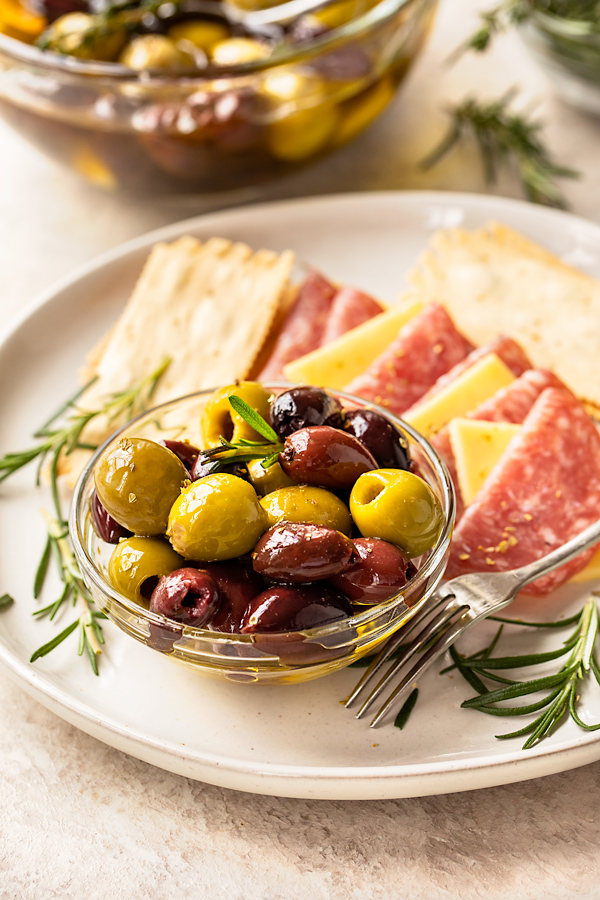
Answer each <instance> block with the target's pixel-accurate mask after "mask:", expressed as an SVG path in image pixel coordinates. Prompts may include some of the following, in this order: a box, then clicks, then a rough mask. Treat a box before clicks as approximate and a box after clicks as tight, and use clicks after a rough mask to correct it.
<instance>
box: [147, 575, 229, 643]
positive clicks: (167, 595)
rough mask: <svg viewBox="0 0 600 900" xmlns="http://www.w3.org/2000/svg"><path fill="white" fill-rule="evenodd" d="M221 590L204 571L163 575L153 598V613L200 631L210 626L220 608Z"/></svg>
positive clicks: (151, 600) (151, 610) (151, 609)
mask: <svg viewBox="0 0 600 900" xmlns="http://www.w3.org/2000/svg"><path fill="white" fill-rule="evenodd" d="M219 602H220V594H219V588H218V585H217V583H216V581H215V580H214V578H212V577H211V576H210V575H209V574H208V572H205V571H203V570H202V569H192V568H185V569H176V570H175V571H174V572H171V574H170V575H163V577H162V578H161V579H160V581H159V582H158V584H157V585H156V587H155V588H154V590H153V591H152V596H151V598H150V612H153V613H158V614H159V615H163V616H166V617H167V618H168V619H173V620H174V621H175V622H181V623H182V624H184V625H193V626H194V627H196V628H200V627H202V625H206V623H207V622H208V621H209V620H210V619H211V618H212V617H213V616H214V614H215V612H216V611H217V609H218V607H219Z"/></svg>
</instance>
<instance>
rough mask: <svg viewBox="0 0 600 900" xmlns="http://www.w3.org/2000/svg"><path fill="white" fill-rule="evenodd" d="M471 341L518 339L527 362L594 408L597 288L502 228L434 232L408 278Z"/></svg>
mask: <svg viewBox="0 0 600 900" xmlns="http://www.w3.org/2000/svg"><path fill="white" fill-rule="evenodd" d="M409 281H410V283H411V285H412V286H413V290H412V291H411V293H412V294H414V293H416V295H417V299H419V300H421V301H422V302H437V303H441V304H443V305H444V306H445V307H446V308H447V310H448V312H449V313H450V315H451V316H452V318H453V319H454V321H455V322H456V325H457V327H458V328H459V329H460V330H461V331H462V332H463V333H464V334H465V335H466V336H467V337H468V338H469V340H470V341H472V342H473V343H475V344H485V343H486V342H488V341H490V340H492V339H493V338H494V337H495V336H496V335H498V334H508V335H510V336H511V337H513V338H514V339H515V340H516V341H518V342H519V343H520V344H521V346H522V347H523V349H524V350H525V352H526V353H527V355H528V356H529V357H530V359H531V361H532V363H533V365H534V366H535V367H537V368H545V369H551V370H552V371H554V372H555V373H556V374H557V375H558V376H559V377H560V378H561V379H562V380H563V381H564V382H565V383H566V384H567V385H568V386H569V387H570V388H571V389H572V390H573V391H574V393H575V394H577V396H578V397H580V398H583V399H585V400H587V401H590V402H591V403H593V404H595V405H599V404H600V324H599V323H600V283H599V282H598V281H596V280H595V279H594V278H592V277H591V276H590V275H587V274H585V273H584V272H580V271H579V270H577V269H574V268H572V267H571V266H569V265H567V264H566V263H563V262H562V261H561V260H560V259H558V258H557V257H556V256H554V255H553V254H552V253H550V252H548V251H547V250H545V249H544V248H542V247H540V246H538V245H537V244H535V243H534V242H533V241H530V240H528V239H527V238H525V237H523V236H522V235H520V234H518V233H516V232H514V231H512V230H511V229H510V228H507V227H505V226H503V225H499V224H496V223H491V224H489V225H488V226H486V227H485V228H483V229H481V230H479V231H473V232H468V231H464V230H462V229H453V230H450V231H443V232H438V233H437V234H435V235H434V236H433V238H432V240H431V245H430V248H429V249H428V250H427V251H426V252H425V253H424V254H423V256H422V258H421V260H420V262H419V264H418V266H417V267H416V268H415V269H414V270H413V271H412V272H411V273H410V275H409Z"/></svg>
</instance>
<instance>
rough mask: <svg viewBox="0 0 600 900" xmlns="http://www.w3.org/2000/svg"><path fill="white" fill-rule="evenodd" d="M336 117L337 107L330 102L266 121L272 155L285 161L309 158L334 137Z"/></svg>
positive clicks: (337, 118)
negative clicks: (272, 120)
mask: <svg viewBox="0 0 600 900" xmlns="http://www.w3.org/2000/svg"><path fill="white" fill-rule="evenodd" d="M339 117H340V114H339V111H338V109H337V107H336V106H335V105H334V104H333V103H331V102H329V101H325V102H323V103H317V105H316V106H314V107H311V108H308V109H299V110H298V111H297V112H293V113H291V114H290V115H289V116H285V117H284V118H282V119H277V120H275V121H274V122H271V123H270V124H269V126H268V128H267V145H268V148H269V150H270V152H271V153H272V154H273V156H276V157H277V159H283V160H285V161H286V162H300V160H303V159H308V157H309V156H313V155H314V154H316V153H319V152H320V151H321V150H324V149H325V147H326V146H327V145H328V144H329V143H330V142H331V141H332V140H333V138H334V135H335V132H336V129H337V127H338V124H339Z"/></svg>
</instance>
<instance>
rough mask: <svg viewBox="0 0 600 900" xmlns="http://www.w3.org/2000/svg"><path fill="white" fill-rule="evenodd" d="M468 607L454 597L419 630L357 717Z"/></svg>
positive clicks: (366, 710)
mask: <svg viewBox="0 0 600 900" xmlns="http://www.w3.org/2000/svg"><path fill="white" fill-rule="evenodd" d="M466 609H467V607H465V606H464V605H462V604H460V603H458V602H457V601H456V600H455V598H454V597H452V599H451V600H450V602H449V603H448V604H447V605H446V606H445V607H444V609H442V610H441V612H439V613H438V614H437V616H435V617H434V618H433V619H432V620H431V621H430V622H429V623H428V624H427V625H425V627H424V628H423V629H422V630H421V631H420V632H419V634H418V635H417V636H416V638H415V639H414V640H413V641H411V643H410V644H409V645H408V647H407V648H406V651H405V652H404V653H403V654H402V655H401V656H399V657H398V659H395V660H394V662H393V663H392V665H391V666H390V668H389V669H388V670H387V672H386V673H385V675H384V676H383V678H381V679H380V680H379V681H378V683H377V684H376V685H375V687H374V688H373V690H372V691H371V693H370V694H369V696H368V697H367V699H366V700H365V702H364V703H363V705H362V706H361V708H360V709H359V711H358V712H357V713H356V718H357V719H360V718H362V717H363V716H364V715H365V713H367V712H368V710H369V709H370V708H371V706H372V705H373V703H374V702H375V700H377V698H378V697H379V695H380V694H381V693H382V692H383V691H384V690H385V688H386V687H387V686H388V684H389V683H390V681H391V680H392V679H393V678H394V676H395V675H396V673H397V672H398V671H399V670H400V669H401V668H402V666H404V665H405V664H406V663H407V662H408V660H409V659H411V658H412V657H413V656H414V655H415V653H418V652H419V651H420V650H421V649H422V648H423V647H424V646H425V644H427V642H428V641H429V640H431V638H432V637H433V636H434V635H435V634H437V632H438V631H439V630H440V629H441V628H444V627H445V626H446V625H447V624H448V623H451V622H452V619H453V618H454V617H455V615H456V614H457V612H460V613H461V614H462V613H463V612H464V611H465V610H466Z"/></svg>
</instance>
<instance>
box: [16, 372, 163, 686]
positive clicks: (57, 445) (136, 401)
mask: <svg viewBox="0 0 600 900" xmlns="http://www.w3.org/2000/svg"><path fill="white" fill-rule="evenodd" d="M169 362H170V360H168V359H164V360H163V361H162V362H161V364H160V365H159V366H158V368H157V369H155V371H154V372H152V373H151V374H150V375H149V376H148V377H147V378H145V379H143V380H142V381H141V382H140V383H139V384H137V385H135V386H134V387H132V388H129V389H127V390H125V391H120V392H118V393H115V394H113V395H111V396H110V397H108V399H107V400H106V401H105V403H103V404H102V405H101V406H100V407H99V408H98V409H95V410H82V409H79V408H78V407H77V405H76V401H77V400H78V399H79V397H80V396H81V394H82V393H83V391H85V390H86V388H87V387H88V386H89V385H86V386H85V387H84V388H82V389H81V390H79V391H77V393H76V394H75V395H74V396H73V397H71V398H70V399H69V400H67V401H66V403H64V404H62V406H61V407H60V408H59V409H58V410H57V412H56V413H54V414H53V415H52V416H51V417H50V419H48V421H47V422H45V423H44V425H43V426H42V427H41V428H39V429H38V430H37V431H36V432H35V435H34V436H35V437H36V438H38V441H39V442H38V443H37V444H36V445H34V446H33V447H31V448H29V449H27V450H23V451H18V452H16V453H7V454H5V455H4V456H3V457H0V482H2V481H5V480H6V479H7V478H9V477H10V476H11V475H14V473H15V472H17V471H19V469H21V468H23V467H24V466H26V465H28V464H29V463H30V462H33V461H34V460H37V461H38V467H37V475H36V484H38V485H39V483H40V472H41V469H42V467H43V465H44V463H45V462H46V461H47V460H48V461H49V463H50V465H49V475H50V489H51V493H52V499H53V505H54V515H50V514H49V513H47V512H45V511H43V512H44V517H45V519H46V526H47V537H46V542H45V544H44V549H43V552H42V556H41V559H40V562H39V564H38V567H37V570H36V573H35V578H34V584H33V595H34V597H35V598H36V599H37V598H38V597H39V596H40V595H41V593H42V591H43V588H44V584H45V582H46V578H47V575H48V572H49V568H50V561H51V560H54V564H55V568H56V571H57V572H58V575H59V578H60V581H61V583H62V589H61V591H60V594H59V595H58V597H57V598H56V599H55V600H53V601H52V603H50V604H48V605H47V606H44V607H42V608H41V609H38V610H36V611H35V612H34V616H36V617H37V618H44V617H47V618H49V619H50V620H51V621H52V620H54V619H55V618H56V617H57V616H58V614H59V612H60V611H61V610H62V609H63V608H64V607H66V606H67V605H68V604H69V603H70V604H71V605H72V606H73V607H78V610H79V614H78V615H77V617H76V618H75V619H74V621H72V622H71V623H70V624H69V625H67V627H66V628H64V629H63V630H62V631H61V632H60V633H59V634H57V635H56V636H55V637H54V638H52V640H50V641H48V643H46V644H44V645H43V646H42V647H39V648H38V649H37V650H36V651H35V652H34V653H33V654H32V656H31V660H30V661H31V662H35V660H36V659H40V658H41V657H42V656H46V655H47V654H48V653H50V652H51V651H52V650H54V649H55V648H56V647H58V646H59V644H61V643H62V642H63V641H64V640H65V639H66V638H67V637H68V636H69V635H70V634H72V633H73V632H74V631H75V630H76V629H79V645H78V653H79V655H80V656H82V655H83V653H84V652H85V653H87V656H88V658H89V661H90V664H91V667H92V671H93V672H94V674H95V675H98V661H97V660H98V656H99V655H100V653H101V652H102V647H101V645H102V644H104V636H103V634H102V627H101V625H100V621H101V620H102V619H105V618H106V616H105V615H104V613H103V612H100V611H99V610H96V609H94V601H93V599H92V597H91V596H90V594H89V593H88V590H87V588H86V586H85V584H84V582H83V578H82V575H81V571H80V570H79V566H78V564H77V560H76V559H75V556H74V554H73V551H72V549H71V544H70V541H69V530H68V525H67V522H66V519H65V516H64V513H63V509H62V503H61V499H60V492H59V485H58V477H59V463H60V460H61V458H62V456H63V455H65V456H68V455H69V454H70V453H72V452H73V451H74V450H76V449H87V450H95V449H96V445H95V444H90V443H88V442H86V441H85V440H83V439H82V434H83V432H84V429H85V428H86V426H87V425H88V424H89V422H91V421H92V420H93V419H95V418H97V417H98V416H106V417H107V419H108V421H109V422H114V421H115V420H116V419H118V418H123V419H130V418H132V417H133V415H135V414H136V413H138V412H144V411H145V409H146V408H147V405H148V403H149V402H150V400H151V399H152V396H153V394H154V391H155V390H156V386H157V384H158V382H159V380H160V378H161V376H162V375H163V373H164V372H165V370H166V368H167V366H168V365H169ZM90 383H91V382H90ZM56 423H59V424H56ZM5 598H8V600H9V601H10V602H12V598H10V597H9V596H8V594H5V595H4V598H0V609H1V608H2V607H3V602H2V601H3V600H4V599H5ZM4 605H5V606H6V605H9V604H8V601H6V602H5V603H4Z"/></svg>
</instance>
